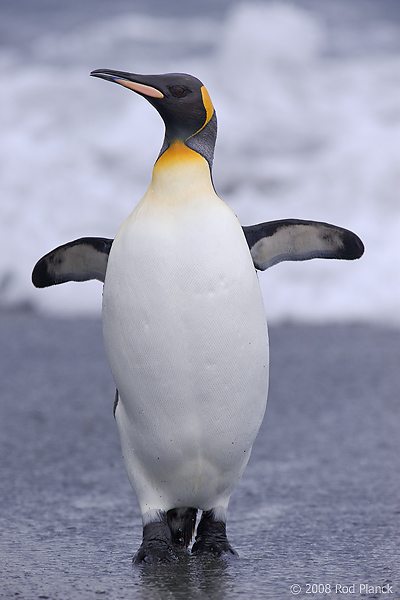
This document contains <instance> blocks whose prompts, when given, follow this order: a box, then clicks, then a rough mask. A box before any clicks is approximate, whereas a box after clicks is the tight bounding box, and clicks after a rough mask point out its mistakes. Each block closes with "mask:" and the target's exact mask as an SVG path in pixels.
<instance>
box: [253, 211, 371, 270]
mask: <svg viewBox="0 0 400 600" xmlns="http://www.w3.org/2000/svg"><path fill="white" fill-rule="evenodd" d="M243 232H244V234H245V237H246V240H247V243H248V245H249V248H250V252H251V256H252V258H253V262H254V266H255V267H256V269H259V270H260V271H265V270H266V269H269V267H272V266H273V265H276V264H277V263H280V262H282V261H286V260H293V261H294V260H310V259H312V258H336V259H345V260H354V259H355V258H360V256H362V254H363V252H364V245H363V243H362V241H361V240H360V238H359V237H358V236H357V235H356V234H355V233H353V232H352V231H349V230H348V229H343V228H342V227H337V226H336V225H330V224H329V223H321V222H319V221H303V220H300V219H282V220H278V221H269V222H267V223H259V224H258V225H250V226H245V227H243Z"/></svg>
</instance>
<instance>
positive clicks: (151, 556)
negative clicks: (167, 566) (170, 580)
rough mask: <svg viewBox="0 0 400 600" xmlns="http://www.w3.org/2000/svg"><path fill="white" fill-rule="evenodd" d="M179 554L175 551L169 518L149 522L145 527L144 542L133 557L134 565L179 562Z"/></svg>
mask: <svg viewBox="0 0 400 600" xmlns="http://www.w3.org/2000/svg"><path fill="white" fill-rule="evenodd" d="M177 561H178V556H177V554H176V553H175V551H174V548H173V544H172V539H171V532H170V529H169V527H168V525H167V520H166V518H164V519H163V520H162V521H158V522H156V523H148V524H147V525H145V526H144V527H143V541H142V544H141V546H140V548H139V550H138V551H137V553H136V554H135V556H134V557H133V564H134V565H142V564H148V565H154V564H160V563H171V562H177Z"/></svg>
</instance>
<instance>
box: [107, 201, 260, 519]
mask: <svg viewBox="0 0 400 600" xmlns="http://www.w3.org/2000/svg"><path fill="white" fill-rule="evenodd" d="M103 331H104V340H105V346H106V351H107V354H108V359H109V362H110V366H111V370H112V373H113V376H114V379H115V383H116V386H117V388H118V390H119V394H120V402H119V405H118V408H117V413H116V419H117V424H118V428H119V432H120V436H121V444H122V452H123V456H124V460H125V466H126V469H127V473H128V476H129V479H130V481H131V484H132V487H133V489H134V491H135V492H136V494H137V496H138V499H139V502H140V505H141V509H142V513H143V515H144V521H146V520H147V518H148V519H150V518H152V517H151V515H152V514H153V513H154V511H157V510H168V509H170V508H174V507H179V506H192V507H198V508H201V509H203V510H208V509H210V508H213V507H216V506H220V507H221V510H224V507H225V509H226V507H227V504H228V501H229V496H230V494H231V493H232V490H233V487H234V485H235V483H236V481H237V480H238V478H239V477H240V475H241V473H242V472H243V469H244V467H245V466H246V464H247V461H248V459H249V456H250V451H251V447H252V444H253V441H254V439H255V437H256V435H257V432H258V429H259V427H260V425H261V421H262V418H263V415H264V411H265V406H266V398H267V387H268V338H267V329H266V319H265V314H264V307H263V302H262V297H261V292H260V289H259V285H258V279H257V275H256V272H255V269H254V267H253V263H252V260H251V257H250V253H249V251H248V247H247V244H246V241H245V238H244V236H243V234H242V230H241V227H240V225H239V223H238V221H237V219H236V217H235V216H234V215H233V213H232V212H231V211H230V209H229V208H228V207H227V206H226V205H225V204H224V203H223V202H222V201H220V200H219V199H213V201H212V202H210V206H209V207H208V206H204V203H199V205H198V206H197V205H195V206H188V207H187V208H185V207H180V209H179V214H178V212H177V211H176V210H174V209H171V208H170V209H168V210H165V211H160V209H159V207H155V206H153V205H152V204H151V202H148V203H147V204H143V203H141V204H139V205H138V207H137V208H136V209H135V211H134V212H133V213H132V215H131V216H130V217H129V218H128V219H127V221H126V222H125V223H124V225H123V226H122V227H121V229H120V231H119V233H118V235H117V237H116V238H115V241H114V243H113V246H112V250H111V253H110V258H109V262H108V267H107V274H106V280H105V284H104V295H103ZM146 515H148V517H146Z"/></svg>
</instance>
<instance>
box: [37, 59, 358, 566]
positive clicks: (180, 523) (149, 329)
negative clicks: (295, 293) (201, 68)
mask: <svg viewBox="0 0 400 600" xmlns="http://www.w3.org/2000/svg"><path fill="white" fill-rule="evenodd" d="M91 74H92V75H93V76H95V77H100V78H102V79H105V80H108V81H111V82H114V83H117V84H119V85H121V86H124V87H126V88H128V89H130V90H132V91H134V92H136V93H137V94H139V95H140V96H142V97H144V98H146V99H147V100H148V101H149V102H150V103H151V104H152V105H153V106H154V107H155V108H156V110H157V111H158V112H159V114H160V115H161V117H162V119H163V121H164V123H165V138H164V143H163V145H162V148H161V151H160V154H159V156H158V159H157V161H156V163H155V166H154V169H153V174H152V179H151V182H150V185H149V187H148V190H147V191H146V193H145V195H144V197H143V199H142V200H141V201H140V202H139V204H138V205H137V206H136V207H135V208H134V210H133V212H132V213H131V214H130V215H129V216H128V218H127V219H126V221H125V222H124V223H123V224H122V226H121V228H120V229H119V231H118V233H117V235H116V237H115V239H114V240H109V239H101V238H81V239H79V240H75V241H74V242H70V243H68V244H65V245H63V246H60V247H59V248H56V249H55V250H53V251H52V252H50V253H49V254H47V255H46V256H45V257H43V258H42V259H41V260H40V261H38V263H37V264H36V266H35V269H34V271H33V274H32V279H33V283H34V284H35V285H36V286H37V287H46V286H48V285H53V284H58V283H63V282H64V281H70V280H75V281H83V280H87V279H95V278H96V279H99V280H101V281H104V291H103V309H102V317H103V335H104V342H105V348H106V353H107V357H108V361H109V364H110V368H111V371H112V375H113V377H114V380H115V384H116V387H117V395H116V401H115V405H114V411H115V412H114V414H115V419H116V422H117V426H118V430H119V434H120V439H121V447H122V454H123V458H124V462H125V467H126V471H127V474H128V478H129V480H130V483H131V485H132V488H133V490H134V492H135V494H136V496H137V499H138V501H139V505H140V509H141V514H142V521H143V541H142V544H141V546H140V548H139V550H138V552H137V554H136V555H135V557H134V562H135V563H137V564H140V563H155V562H169V561H174V560H178V557H179V555H180V553H181V552H182V551H184V550H185V549H186V548H187V547H188V546H189V544H190V542H191V539H192V537H193V534H194V531H195V525H196V518H197V513H198V511H201V519H200V521H199V524H198V527H197V532H196V537H195V542H194V544H193V546H192V550H191V551H192V553H193V554H211V555H214V556H221V555H227V556H231V555H234V554H236V552H235V551H234V550H233V548H232V546H231V545H230V543H229V541H228V538H227V534H226V518H227V510H228V504H229V499H230V496H231V494H232V491H233V489H234V487H235V485H236V483H237V482H238V480H239V478H240V476H241V475H242V473H243V471H244V469H245V467H246V464H247V462H248V460H249V458H250V453H251V449H252V445H253V442H254V440H255V438H256V436H257V433H258V430H259V428H260V425H261V422H262V420H263V416H264V412H265V409H266V402H267V390H268V353H269V347H268V335H267V324H266V317H265V311H264V305H263V299H262V296H261V291H260V287H259V282H258V276H257V273H256V268H257V269H259V270H265V269H267V268H269V267H270V266H272V265H274V264H276V263H278V262H280V261H283V260H308V259H310V258H316V257H320V258H344V259H354V258H359V256H361V254H362V253H363V245H362V242H361V240H360V239H359V238H358V237H357V236H356V235H355V234H354V233H352V232H350V231H348V230H346V229H342V228H339V227H336V226H333V225H329V224H326V223H318V222H313V221H301V220H294V219H290V220H282V221H272V222H267V223H261V224H258V225H255V226H249V227H241V225H240V223H239V222H238V220H237V218H236V216H235V215H234V213H233V212H232V211H231V209H230V208H228V206H227V205H226V204H225V203H224V202H223V201H222V200H221V199H220V198H219V197H218V195H217V194H216V192H215V189H214V185H213V180H212V162H213V154H214V145H215V140H216V132H217V119H216V114H215V111H214V108H213V105H212V102H211V99H210V96H209V94H208V92H207V90H206V88H205V87H204V85H203V84H202V83H201V81H199V80H198V79H196V78H195V77H192V76H190V75H185V74H176V73H171V74H163V75H137V74H133V73H127V72H122V71H114V70H109V69H99V70H96V71H93V72H92V73H91Z"/></svg>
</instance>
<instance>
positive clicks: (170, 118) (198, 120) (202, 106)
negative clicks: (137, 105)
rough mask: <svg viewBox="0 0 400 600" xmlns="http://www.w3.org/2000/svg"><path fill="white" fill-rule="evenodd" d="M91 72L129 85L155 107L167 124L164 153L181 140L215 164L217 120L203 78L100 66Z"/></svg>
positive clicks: (95, 75) (125, 85)
mask: <svg viewBox="0 0 400 600" xmlns="http://www.w3.org/2000/svg"><path fill="white" fill-rule="evenodd" d="M91 75H92V76H94V77H100V78H101V79H106V80H107V81H112V82H114V83H118V84H119V85H122V86H124V87H126V88H129V89H131V90H133V91H134V92H136V93H137V94H139V95H140V96H143V97H144V98H146V99H147V100H148V101H149V102H150V104H152V105H153V106H154V108H155V109H156V110H157V111H158V112H159V114H160V115H161V117H162V119H163V121H164V123H165V140H164V145H163V147H162V149H161V153H160V155H161V154H162V153H163V152H165V150H167V149H168V148H169V146H170V145H171V144H172V143H173V142H174V141H177V140H179V141H181V142H183V143H185V144H186V145H187V146H188V147H189V148H191V149H192V150H195V151H196V152H198V153H199V154H201V155H202V156H204V158H206V160H207V161H208V163H209V164H210V167H211V165H212V159H213V154H214V146H215V140H216V137H217V119H216V115H215V111H214V107H213V105H212V102H211V99H210V96H209V94H208V92H207V90H206V88H205V86H204V85H203V84H202V82H201V81H200V80H199V79H197V78H196V77H193V76H192V75H186V74H184V73H165V74H163V75H138V74H135V73H127V72H125V71H114V70H111V69H96V70H95V71H92V72H91Z"/></svg>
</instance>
